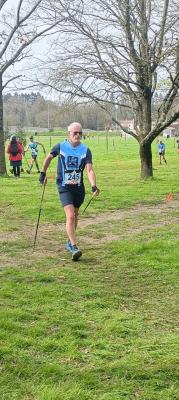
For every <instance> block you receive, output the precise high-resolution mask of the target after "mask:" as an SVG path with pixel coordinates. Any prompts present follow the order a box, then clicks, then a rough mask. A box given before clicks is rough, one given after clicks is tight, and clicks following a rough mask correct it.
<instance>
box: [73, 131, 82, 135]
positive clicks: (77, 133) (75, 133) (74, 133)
mask: <svg viewBox="0 0 179 400" xmlns="http://www.w3.org/2000/svg"><path fill="white" fill-rule="evenodd" d="M72 135H73V136H76V135H80V136H81V135H82V131H78V132H72Z"/></svg>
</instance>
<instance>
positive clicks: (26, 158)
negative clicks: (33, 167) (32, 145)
mask: <svg viewBox="0 0 179 400" xmlns="http://www.w3.org/2000/svg"><path fill="white" fill-rule="evenodd" d="M24 158H25V160H26V163H27V165H28V168H29V169H30V165H29V163H28V160H27V157H26V156H25V154H24Z"/></svg>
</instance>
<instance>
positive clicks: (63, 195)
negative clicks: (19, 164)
mask: <svg viewBox="0 0 179 400" xmlns="http://www.w3.org/2000/svg"><path fill="white" fill-rule="evenodd" d="M81 137H82V126H81V124H80V123H78V122H73V123H72V124H70V125H69V127H68V140H64V141H63V142H62V143H58V144H56V145H55V146H54V147H53V148H52V150H51V152H50V153H49V154H48V156H47V157H46V158H45V160H44V163H43V169H42V172H41V175H40V178H39V181H40V183H41V184H44V182H45V179H46V171H47V169H48V166H49V164H50V162H51V160H52V159H53V158H54V157H56V156H58V165H57V180H56V181H57V187H58V193H59V198H60V201H61V204H62V206H63V209H64V212H65V215H66V232H67V236H68V239H69V240H68V242H67V244H66V246H65V247H66V249H67V250H68V251H70V252H71V254H72V260H74V261H76V260H78V259H79V258H80V257H81V255H82V252H81V250H80V249H79V248H78V246H77V241H76V235H75V231H76V228H77V223H78V212H79V208H80V206H81V205H82V203H83V202H84V198H85V187H84V183H83V171H84V169H85V168H86V171H87V176H88V179H89V182H90V184H91V188H92V192H93V193H94V194H95V195H98V194H99V189H98V188H97V186H96V176H95V173H94V170H93V166H92V153H91V151H90V149H89V148H88V147H87V146H86V145H84V144H83V143H81Z"/></svg>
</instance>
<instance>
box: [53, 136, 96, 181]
mask: <svg viewBox="0 0 179 400" xmlns="http://www.w3.org/2000/svg"><path fill="white" fill-rule="evenodd" d="M50 154H52V155H53V157H56V156H58V164H57V184H58V185H60V186H62V187H70V188H73V187H82V186H83V170H84V168H85V165H86V164H92V154H91V151H90V149H89V148H88V147H87V146H85V145H84V144H83V143H80V144H79V145H78V146H76V147H74V146H72V145H71V143H70V142H69V141H68V140H64V142H62V143H58V144H56V145H55V146H54V147H53V148H52V150H51V152H50Z"/></svg>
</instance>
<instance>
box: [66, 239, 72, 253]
mask: <svg viewBox="0 0 179 400" xmlns="http://www.w3.org/2000/svg"><path fill="white" fill-rule="evenodd" d="M71 246H72V245H71V242H70V240H68V242H67V243H66V245H65V249H66V250H68V251H70V252H71Z"/></svg>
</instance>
